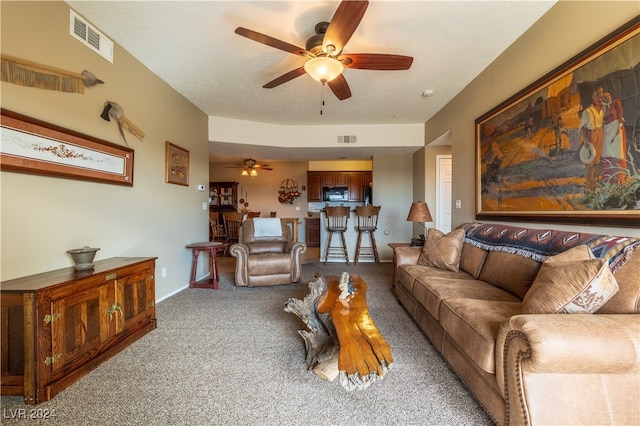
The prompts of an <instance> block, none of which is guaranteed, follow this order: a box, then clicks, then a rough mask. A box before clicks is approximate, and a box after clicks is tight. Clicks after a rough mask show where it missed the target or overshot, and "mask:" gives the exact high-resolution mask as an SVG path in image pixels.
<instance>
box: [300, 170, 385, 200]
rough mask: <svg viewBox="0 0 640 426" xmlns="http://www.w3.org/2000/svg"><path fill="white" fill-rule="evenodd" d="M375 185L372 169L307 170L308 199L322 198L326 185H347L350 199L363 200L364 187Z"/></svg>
mask: <svg viewBox="0 0 640 426" xmlns="http://www.w3.org/2000/svg"><path fill="white" fill-rule="evenodd" d="M370 185H373V182H372V174H371V171H339V172H336V171H312V172H307V187H308V192H307V201H308V202H317V201H323V200H322V188H323V187H325V186H346V187H347V188H348V190H349V201H354V202H361V201H364V200H363V198H362V187H363V186H370Z"/></svg>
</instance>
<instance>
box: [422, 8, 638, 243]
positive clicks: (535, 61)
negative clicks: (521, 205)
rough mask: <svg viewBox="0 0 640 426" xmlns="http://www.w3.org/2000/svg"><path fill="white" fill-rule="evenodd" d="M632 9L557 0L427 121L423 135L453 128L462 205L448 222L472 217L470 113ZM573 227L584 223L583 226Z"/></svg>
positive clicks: (627, 231) (456, 190) (631, 232)
mask: <svg viewBox="0 0 640 426" xmlns="http://www.w3.org/2000/svg"><path fill="white" fill-rule="evenodd" d="M637 14H638V2H637V1H625V2H612V1H601V2H585V1H581V2H573V1H560V2H559V3H557V4H556V5H555V6H554V7H553V8H552V9H551V10H550V11H549V12H548V13H547V14H546V15H544V16H543V17H542V18H541V19H540V20H539V21H538V22H537V23H536V24H534V25H533V26H532V27H531V28H530V29H529V30H528V31H527V32H526V33H525V34H524V35H523V36H522V37H520V39H518V40H517V41H516V43H514V44H513V45H512V46H510V47H509V48H508V49H507V50H506V51H505V52H504V53H503V54H502V55H501V56H500V57H498V58H497V59H496V60H495V61H494V62H493V63H492V64H491V65H490V66H489V67H488V68H487V69H486V70H485V71H483V72H482V73H481V74H480V75H479V76H478V77H477V78H476V79H475V80H473V82H471V83H470V84H469V85H468V86H467V87H466V88H465V89H464V90H463V91H462V92H461V93H460V94H459V95H458V96H456V97H455V98H454V99H453V100H452V101H451V102H449V103H448V104H447V105H446V107H445V108H443V109H442V110H441V111H439V112H438V113H437V114H436V115H435V116H434V117H433V118H431V119H430V120H429V121H428V122H427V123H426V125H425V137H426V139H425V140H427V141H431V140H433V139H435V138H437V137H438V136H439V135H441V134H443V133H444V132H446V131H447V130H449V129H451V131H452V139H453V149H452V155H453V196H452V200H461V201H462V209H461V210H453V217H452V226H454V227H455V226H457V225H459V224H461V223H464V222H469V221H473V220H474V219H475V204H474V203H475V189H474V188H475V187H474V182H475V164H474V155H475V154H474V153H475V142H474V138H475V135H474V121H475V119H476V118H478V117H480V116H481V115H482V114H484V113H485V112H487V111H489V110H490V109H491V108H493V107H495V106H496V105H498V104H500V103H501V102H503V101H504V100H505V99H508V98H509V97H510V96H512V95H514V94H515V93H517V92H518V91H519V90H522V89H523V88H524V87H526V86H528V85H529V84H531V83H533V82H534V81H536V80H537V79H538V78H540V77H542V76H543V75H545V74H546V73H548V72H549V71H551V70H553V69H554V68H556V67H558V66H559V65H561V64H562V63H563V62H565V61H567V60H568V59H570V58H571V57H573V56H574V55H576V54H578V53H579V52H581V51H582V50H584V49H586V48H587V47H589V46H590V45H592V44H593V43H595V42H597V41H598V40H600V39H601V38H602V37H604V36H606V35H607V34H609V33H610V32H611V31H613V30H615V29H616V28H618V27H619V26H620V25H622V24H623V23H625V22H627V21H629V20H631V19H632V18H633V17H634V16H636V15H637ZM533 226H538V227H554V228H561V229H574V228H576V227H574V226H570V225H544V224H542V225H533ZM577 228H581V229H584V226H578V227H577ZM589 232H594V233H600V232H603V233H612V234H617V235H628V236H636V237H638V236H640V230H638V229H631V228H615V227H610V228H605V227H593V228H589Z"/></svg>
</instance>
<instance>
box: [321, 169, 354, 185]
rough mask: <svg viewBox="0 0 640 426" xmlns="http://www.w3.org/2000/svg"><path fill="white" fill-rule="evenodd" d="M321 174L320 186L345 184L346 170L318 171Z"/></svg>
mask: <svg viewBox="0 0 640 426" xmlns="http://www.w3.org/2000/svg"><path fill="white" fill-rule="evenodd" d="M320 173H321V174H322V186H347V174H348V172H342V171H339V172H320Z"/></svg>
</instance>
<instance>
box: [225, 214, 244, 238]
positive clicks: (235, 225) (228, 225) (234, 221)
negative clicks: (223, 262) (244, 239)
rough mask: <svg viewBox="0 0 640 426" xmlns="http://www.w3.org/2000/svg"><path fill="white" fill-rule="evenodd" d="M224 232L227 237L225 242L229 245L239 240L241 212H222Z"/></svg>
mask: <svg viewBox="0 0 640 426" xmlns="http://www.w3.org/2000/svg"><path fill="white" fill-rule="evenodd" d="M222 217H223V218H224V232H225V235H226V238H227V244H228V245H229V246H231V245H232V244H235V243H237V242H238V241H239V240H240V226H241V225H242V213H238V212H223V213H222Z"/></svg>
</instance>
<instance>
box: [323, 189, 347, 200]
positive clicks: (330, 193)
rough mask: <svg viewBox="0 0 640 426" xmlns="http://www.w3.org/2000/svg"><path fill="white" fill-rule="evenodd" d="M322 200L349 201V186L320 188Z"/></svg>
mask: <svg viewBox="0 0 640 426" xmlns="http://www.w3.org/2000/svg"><path fill="white" fill-rule="evenodd" d="M322 201H349V188H347V187H346V186H325V187H323V188H322Z"/></svg>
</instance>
